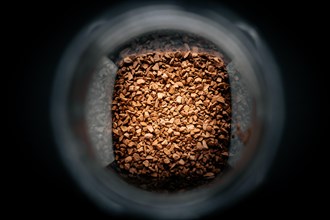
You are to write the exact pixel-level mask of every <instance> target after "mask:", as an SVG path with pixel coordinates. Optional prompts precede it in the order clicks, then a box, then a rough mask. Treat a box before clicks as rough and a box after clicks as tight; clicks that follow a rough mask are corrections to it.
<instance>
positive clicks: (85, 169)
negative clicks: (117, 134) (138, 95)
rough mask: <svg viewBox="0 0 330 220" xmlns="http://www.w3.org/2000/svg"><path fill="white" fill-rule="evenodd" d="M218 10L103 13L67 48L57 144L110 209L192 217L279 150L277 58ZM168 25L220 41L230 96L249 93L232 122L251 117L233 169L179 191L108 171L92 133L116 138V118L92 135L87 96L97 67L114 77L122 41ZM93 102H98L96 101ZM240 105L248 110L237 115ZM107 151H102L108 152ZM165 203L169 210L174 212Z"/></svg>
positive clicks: (247, 187)
mask: <svg viewBox="0 0 330 220" xmlns="http://www.w3.org/2000/svg"><path fill="white" fill-rule="evenodd" d="M213 15H214V14H210V13H208V11H204V12H200V13H199V14H196V13H194V12H189V11H185V10H183V9H181V8H175V7H166V6H162V7H147V8H138V9H134V10H131V11H128V12H125V13H123V14H121V15H118V16H114V17H110V18H109V17H104V19H101V20H99V21H98V22H95V23H93V24H92V25H91V26H89V27H88V28H86V30H84V31H83V32H82V33H81V34H80V35H79V36H78V37H77V39H76V40H75V41H74V42H73V43H72V44H71V45H70V47H69V49H68V51H67V52H66V54H65V55H64V57H63V59H62V62H61V64H60V66H59V69H58V78H57V80H56V82H55V86H54V97H53V100H52V107H53V112H52V113H53V124H54V131H55V135H56V137H57V140H58V146H59V151H60V153H61V155H62V157H63V162H64V163H65V164H66V165H67V168H68V169H69V170H70V171H71V173H72V176H73V177H74V178H75V179H76V180H77V183H78V184H79V185H80V186H81V187H82V189H83V190H84V191H85V192H86V193H87V194H88V195H89V196H90V197H91V198H92V199H94V201H95V202H96V203H98V204H99V205H100V206H102V207H104V208H105V209H107V210H109V211H111V212H123V211H124V210H126V209H128V210H130V211H131V212H132V213H140V214H144V215H147V216H153V217H155V216H163V217H165V216H167V217H172V218H175V217H177V216H181V217H182V216H185V217H193V216H196V215H200V214H202V213H206V212H208V211H210V210H214V209H218V208H224V207H226V206H228V205H229V204H230V203H232V202H234V201H235V200H237V199H239V198H240V197H242V196H243V195H245V194H246V193H248V192H250V191H251V190H252V189H254V188H255V187H257V186H258V184H259V183H260V182H261V181H262V178H263V177H264V175H265V173H266V171H267V169H268V167H269V165H270V162H271V158H273V156H274V152H275V149H276V147H274V146H276V143H277V141H278V139H279V131H280V128H281V121H282V115H281V111H282V110H281V108H282V102H281V101H282V100H281V90H280V87H279V81H278V78H277V75H276V74H277V73H276V65H275V64H274V63H273V60H272V58H271V56H270V54H269V53H268V51H267V48H266V47H264V46H263V43H262V41H261V40H260V39H259V38H252V39H253V40H254V42H252V41H251V38H247V37H246V32H244V31H242V28H241V27H239V26H238V25H237V23H233V22H232V21H231V20H228V19H227V18H225V17H222V16H218V15H217V16H214V17H212V16H213ZM210 16H211V17H210ZM210 18H212V19H210ZM164 30H172V31H177V32H184V33H191V34H198V36H199V37H201V38H203V39H207V40H208V41H209V42H212V43H213V44H214V45H216V48H221V50H222V52H223V54H225V55H226V57H227V58H228V60H230V63H229V65H228V69H230V70H232V71H233V72H232V74H230V75H232V76H231V78H230V80H231V86H232V88H237V90H235V89H233V90H232V96H237V95H235V93H239V92H238V91H239V90H242V93H243V94H244V95H245V97H244V98H243V99H241V100H240V99H239V98H238V99H237V100H238V101H237V102H238V103H241V101H242V100H243V103H245V104H246V105H248V106H249V108H250V107H251V108H250V111H247V108H246V107H244V105H245V104H243V105H242V106H240V105H239V104H237V105H236V107H235V106H234V102H233V103H232V104H233V106H232V112H233V116H232V117H233V121H232V124H235V123H242V122H243V120H245V119H246V118H249V120H248V122H247V126H246V127H243V128H240V129H241V130H243V129H246V130H243V134H248V135H247V137H248V138H239V139H241V140H240V143H238V144H235V146H237V148H236V150H235V147H233V144H234V141H233V140H232V142H231V143H232V144H231V146H230V148H231V149H233V150H234V152H233V153H235V155H236V153H237V152H239V153H238V154H237V155H238V157H235V158H236V159H232V162H231V163H232V164H233V165H232V166H233V167H234V169H231V170H230V172H228V173H226V175H224V176H223V178H217V179H216V180H215V181H213V183H212V185H208V186H205V187H201V188H198V189H194V190H189V191H186V192H179V193H174V194H162V193H151V192H147V191H145V190H141V189H139V188H137V187H135V186H132V185H131V184H128V183H127V182H126V181H124V180H123V179H121V178H120V177H119V176H118V174H117V173H116V172H113V171H110V172H105V170H104V166H105V165H106V163H104V162H102V161H107V162H108V161H111V158H100V157H99V156H98V152H99V151H100V150H99V149H100V148H98V147H97V146H96V144H95V140H93V137H100V138H101V139H103V141H104V142H105V143H111V140H109V139H108V138H107V137H111V124H110V125H109V124H108V125H106V129H102V128H100V127H98V128H99V129H96V130H98V132H100V133H102V132H110V133H108V134H110V135H109V136H107V135H102V134H101V135H100V134H98V135H93V134H91V133H90V127H91V125H90V124H89V122H88V120H89V119H88V118H93V114H88V104H87V103H89V102H88V100H89V99H93V98H88V97H92V96H91V95H90V93H89V91H90V90H93V89H89V88H93V86H92V85H91V83H92V82H93V81H94V79H93V78H97V75H98V74H96V73H100V74H99V76H100V77H101V78H102V80H104V81H108V82H107V83H105V84H106V85H109V83H110V84H111V83H113V79H114V77H115V71H116V65H115V64H114V62H113V61H112V60H111V59H112V58H113V57H111V53H113V52H114V51H116V50H118V46H119V45H125V43H127V42H129V41H130V40H132V39H134V38H137V37H139V36H141V35H143V34H145V33H150V32H153V31H164ZM245 30H246V29H245ZM250 30H251V29H250ZM109 54H110V56H109ZM109 57H110V58H111V59H109ZM102 65H106V66H107V67H108V68H107V69H108V71H106V72H104V71H100V70H101V69H102ZM235 74H238V75H235ZM236 76H237V77H236ZM233 79H234V80H236V79H237V80H236V81H237V82H238V85H235V84H234V80H233ZM111 88H112V87H111V86H110V87H104V91H103V92H101V91H102V89H101V90H96V91H98V92H99V93H98V94H99V96H100V97H105V98H106V99H108V97H107V96H106V94H112V91H111ZM107 90H109V91H107ZM274 94H277V95H274ZM94 100H96V99H94ZM232 100H234V98H233V99H232ZM107 101H108V100H107ZM94 104H95V105H98V104H99V103H97V101H96V102H95V103H94ZM92 105H93V104H92ZM86 106H87V107H86ZM275 106H276V107H277V109H276V111H275V110H274V107H275ZM108 107H109V106H106V108H107V109H108ZM101 109H104V108H101ZM240 111H241V112H243V113H247V114H248V116H249V117H247V116H244V117H243V116H241V117H239V116H237V117H236V116H234V114H236V113H238V112H240ZM88 115H89V116H88ZM250 116H251V117H250ZM104 117H105V118H106V117H107V116H106V115H105V116H104ZM234 118H235V119H236V122H235V121H234ZM96 120H98V121H101V122H102V121H103V123H104V121H111V120H104V118H103V116H102V117H101V116H99V117H97V118H96ZM245 131H247V132H245ZM232 133H233V134H235V133H237V137H238V136H239V134H238V133H239V131H238V128H237V127H236V131H233V130H232ZM106 134H107V133H106ZM243 136H244V135H243ZM109 141H110V142H109ZM240 144H241V147H239V145H240ZM101 146H102V144H101ZM95 148H96V149H97V151H96V150H95ZM241 149H243V150H241ZM109 152H110V151H108V152H106V153H103V154H102V155H111V154H109ZM110 153H111V152H110ZM233 158H234V157H233ZM150 207H152V209H150ZM168 209H171V210H172V211H171V212H170V213H169V212H168ZM188 210H189V211H188Z"/></svg>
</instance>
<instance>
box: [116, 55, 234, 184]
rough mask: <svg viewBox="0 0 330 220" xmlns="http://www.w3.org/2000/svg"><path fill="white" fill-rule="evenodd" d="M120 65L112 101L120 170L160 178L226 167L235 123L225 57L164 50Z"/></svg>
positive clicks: (187, 176)
mask: <svg viewBox="0 0 330 220" xmlns="http://www.w3.org/2000/svg"><path fill="white" fill-rule="evenodd" d="M118 66H119V69H118V71H117V78H116V82H115V87H114V95H113V101H112V106H111V110H112V118H113V121H112V125H113V130H112V132H113V140H114V153H115V164H116V166H117V167H118V169H119V170H121V171H122V172H126V173H127V174H128V175H129V176H131V177H136V176H146V177H150V178H153V179H158V180H159V179H164V178H172V177H180V178H184V179H195V178H203V179H211V178H214V177H215V175H217V174H218V173H221V172H222V171H223V169H224V168H225V167H226V164H227V159H228V147H229V141H230V126H231V103H230V101H231V100H230V98H231V96H230V86H229V80H228V73H227V71H226V65H225V63H224V61H223V60H222V59H221V58H220V57H216V56H213V55H211V54H207V53H193V52H191V51H186V52H158V53H147V54H140V55H135V56H133V55H132V56H129V57H125V58H124V59H123V60H121V61H120V62H119V63H118Z"/></svg>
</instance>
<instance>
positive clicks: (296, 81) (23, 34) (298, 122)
mask: <svg viewBox="0 0 330 220" xmlns="http://www.w3.org/2000/svg"><path fill="white" fill-rule="evenodd" d="M208 2H210V1H203V2H202V4H207V3H208ZM214 2H215V1H213V3H214ZM218 2H220V1H218ZM221 2H222V3H223V4H224V5H226V6H227V7H228V8H229V9H232V10H233V11H234V12H236V13H237V14H239V15H240V16H241V17H243V18H245V19H246V20H247V21H248V22H249V23H251V24H253V25H254V26H255V27H257V29H258V30H259V33H260V34H261V36H262V37H263V38H264V39H265V41H266V42H267V43H268V45H269V46H270V48H271V49H272V51H273V52H274V55H275V58H276V60H277V62H278V63H279V65H280V68H281V71H282V79H283V84H284V90H285V91H284V92H285V99H286V100H285V101H286V121H285V130H284V134H283V140H282V142H281V147H280V151H279V154H278V156H277V158H276V160H275V164H274V166H273V168H272V170H271V172H270V175H269V178H268V180H267V182H266V183H265V184H264V186H263V187H261V188H260V189H259V190H257V191H256V192H255V193H253V194H252V195H251V196H249V197H247V198H246V199H244V200H242V201H241V202H239V203H238V204H236V205H234V206H233V207H232V208H230V209H228V210H226V211H224V212H222V213H213V214H212V215H211V216H210V217H219V216H220V218H224V217H254V216H255V217H269V216H271V217H273V216H274V217H283V216H287V215H292V216H296V217H297V216H306V215H311V216H314V217H315V215H318V214H319V213H320V211H321V210H322V208H320V207H321V203H320V202H317V201H319V200H317V199H316V197H317V196H319V195H322V193H323V190H322V189H323V188H322V187H323V185H324V183H323V182H324V181H323V178H321V176H320V175H319V173H320V169H321V167H322V166H323V164H322V163H321V162H320V159H318V158H319V156H320V155H321V154H324V149H325V146H326V145H324V144H322V143H321V141H320V140H321V139H320V137H321V134H320V133H321V130H320V129H319V128H320V126H322V124H323V123H321V121H325V120H326V118H322V116H321V114H320V103H322V101H323V102H324V99H322V97H321V95H323V94H324V93H323V90H325V88H324V87H322V83H321V82H322V81H325V71H326V70H324V69H323V67H322V65H324V64H326V63H323V62H321V61H320V60H321V57H322V54H321V53H320V52H319V51H322V48H323V47H324V46H325V44H323V43H322V36H323V30H324V29H323V28H322V27H321V28H318V26H319V25H322V22H323V21H324V20H323V19H324V17H323V15H324V14H323V13H322V12H321V11H322V8H323V7H322V6H320V5H319V4H317V3H316V2H312V3H309V4H302V3H300V4H292V5H289V4H288V3H286V2H285V1H282V2H280V1H262V2H259V3H258V2H254V1H221ZM180 3H181V4H193V3H194V2H192V1H186V2H185V1H180ZM116 4H117V2H114V1H111V2H110V1H104V2H100V1H99V2H97V3H96V2H94V1H87V2H80V3H75V4H69V3H67V2H66V3H59V2H45V3H38V4H33V3H25V4H21V3H20V4H17V5H16V6H13V7H11V8H8V10H9V11H13V12H15V13H14V15H11V16H10V17H9V19H8V21H9V22H10V23H9V24H10V25H9V28H8V29H6V30H7V32H6V33H9V38H10V39H11V40H13V42H14V44H13V45H14V46H15V48H14V52H15V53H14V54H13V55H10V60H13V58H15V59H14V61H15V62H14V65H13V69H11V71H10V72H9V74H8V75H9V78H10V79H13V81H11V83H8V84H7V83H6V84H7V85H6V86H9V89H10V88H12V87H13V86H14V88H15V111H14V114H15V115H14V118H15V119H17V123H14V124H13V123H11V124H12V125H13V126H14V127H13V128H11V127H10V130H11V131H14V132H13V133H14V135H13V137H11V142H12V144H10V146H18V148H15V149H19V151H18V152H16V155H17V154H19V157H18V160H19V161H17V163H16V164H15V166H14V167H13V168H14V169H13V172H10V173H11V175H12V176H14V178H11V179H12V180H14V181H12V182H13V184H12V185H13V186H14V187H15V188H14V189H15V190H14V192H16V193H15V194H14V195H15V196H12V197H13V198H14V199H15V201H14V202H13V203H10V204H12V205H13V206H12V207H13V208H14V209H13V210H14V211H13V212H12V213H14V214H22V215H24V216H31V217H32V216H39V217H49V216H51V217H57V216H58V217H60V216H62V217H63V216H72V217H86V216H95V217H97V218H107V219H109V216H108V215H107V214H106V213H104V212H102V211H101V210H99V209H98V208H97V207H96V206H95V205H94V204H93V203H91V202H90V201H89V200H88V199H87V198H86V197H85V195H83V194H82V193H81V192H80V191H79V189H77V187H76V185H75V184H74V183H73V182H71V180H70V178H69V175H68V174H67V173H66V171H65V169H64V167H63V166H62V165H61V163H60V160H59V159H58V155H57V152H56V149H55V144H54V138H53V136H52V132H51V128H50V122H49V101H50V90H51V86H52V82H53V79H54V70H55V69H56V66H57V63H58V61H59V59H60V57H61V54H62V53H63V51H64V49H65V48H66V46H67V45H68V44H69V43H70V41H71V40H72V38H73V37H74V36H75V34H76V33H77V31H79V30H80V29H81V28H82V27H84V25H86V24H87V23H88V22H89V21H90V20H91V19H93V18H95V16H97V15H98V14H99V13H102V12H104V10H105V9H106V8H107V7H113V6H115V5H116ZM4 9H6V8H4ZM320 48H321V50H320ZM16 58H17V59H16ZM320 66H321V67H322V68H320ZM8 91H9V90H8ZM17 130H18V131H17ZM16 179H17V180H16ZM16 184H17V185H16ZM320 189H321V190H320ZM43 213H47V214H43ZM110 217H111V219H113V218H115V217H114V216H110Z"/></svg>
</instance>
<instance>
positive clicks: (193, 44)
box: [86, 30, 253, 191]
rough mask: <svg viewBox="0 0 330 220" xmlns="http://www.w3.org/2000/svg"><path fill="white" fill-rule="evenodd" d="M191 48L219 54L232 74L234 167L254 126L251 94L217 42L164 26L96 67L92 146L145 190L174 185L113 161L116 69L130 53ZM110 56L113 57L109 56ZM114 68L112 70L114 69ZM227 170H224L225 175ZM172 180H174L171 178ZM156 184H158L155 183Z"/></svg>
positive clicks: (90, 106)
mask: <svg viewBox="0 0 330 220" xmlns="http://www.w3.org/2000/svg"><path fill="white" fill-rule="evenodd" d="M177 51H179V52H188V51H191V52H193V53H205V54H210V55H214V56H216V57H220V58H221V59H222V60H224V62H225V65H226V67H227V68H226V69H228V74H229V77H230V83H231V84H233V86H232V87H231V93H232V94H233V97H232V101H233V103H232V104H231V107H232V108H233V109H234V110H235V111H234V112H233V116H234V118H233V119H232V120H233V122H234V123H233V126H231V134H232V135H231V134H229V136H230V137H231V139H232V140H231V143H233V144H232V145H231V146H230V147H229V149H230V157H229V161H228V168H227V169H229V168H230V167H235V165H236V162H237V161H239V158H240V155H241V152H242V151H243V145H246V144H247V142H248V141H249V136H250V132H251V129H252V126H253V125H252V124H251V118H252V116H253V115H251V112H252V111H251V106H252V103H251V100H252V99H251V97H249V93H248V90H247V88H246V85H245V84H244V81H242V80H240V78H241V76H240V73H239V72H238V71H237V70H236V69H235V68H234V67H233V64H232V63H231V60H230V59H229V57H228V56H227V57H226V55H225V54H224V53H223V52H222V51H221V50H220V49H219V48H217V46H216V45H215V44H214V43H212V42H210V41H208V40H206V39H204V38H202V37H201V36H198V35H196V34H191V33H184V32H182V31H171V30H162V31H156V32H150V33H145V34H143V35H141V36H139V37H136V38H134V39H131V40H129V41H127V42H126V43H124V44H123V45H118V46H117V48H116V49H115V50H114V51H113V52H112V53H110V54H109V55H108V56H107V57H104V58H103V59H102V61H101V62H100V63H99V65H98V67H97V68H96V72H95V75H94V77H93V80H92V82H91V83H90V88H89V90H88V94H87V102H86V115H87V118H86V121H87V124H88V131H89V135H90V139H91V140H92V146H93V149H94V150H95V152H96V155H97V157H98V159H99V160H100V162H101V164H103V165H104V166H108V167H110V168H113V169H115V170H117V171H118V172H119V173H120V174H121V176H123V177H124V178H125V179H126V180H127V181H128V182H130V183H132V184H134V185H136V186H138V187H139V186H143V188H145V189H146V190H153V191H154V190H156V191H161V190H162V188H164V187H165V186H166V187H165V188H167V186H171V180H167V181H165V180H161V179H157V178H151V179H150V178H142V177H139V178H132V177H130V175H129V174H124V173H122V171H121V170H120V169H118V167H117V166H116V165H115V163H114V155H113V154H114V153H113V147H112V144H113V143H112V133H111V123H109V121H110V122H111V120H112V119H111V118H112V116H111V111H110V108H111V101H112V100H111V99H112V98H111V97H112V93H113V88H112V86H113V85H114V78H115V70H116V69H117V65H118V62H122V60H123V59H124V58H125V57H127V56H136V55H137V56H138V55H142V54H147V53H153V52H177ZM109 59H110V60H109ZM111 71H113V72H111ZM225 171H226V170H223V171H221V173H220V175H223V174H224V172H225ZM212 180H213V179H210V178H209V179H207V178H204V179H203V178H200V180H194V181H191V180H185V181H178V180H175V181H174V182H175V183H176V185H177V187H176V185H174V186H171V187H172V188H173V187H174V188H177V190H182V189H181V188H178V186H181V185H184V186H185V189H191V188H194V187H196V186H200V185H203V184H207V183H209V182H211V181H212ZM172 182H173V180H172ZM153 185H156V186H158V187H156V188H155V187H152V186H153Z"/></svg>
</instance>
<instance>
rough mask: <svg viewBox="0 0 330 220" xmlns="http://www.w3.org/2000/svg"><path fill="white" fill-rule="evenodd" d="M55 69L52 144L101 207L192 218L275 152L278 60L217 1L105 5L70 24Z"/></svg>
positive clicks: (222, 202) (250, 179)
mask: <svg viewBox="0 0 330 220" xmlns="http://www.w3.org/2000/svg"><path fill="white" fill-rule="evenodd" d="M211 12H212V13H211ZM56 73H57V75H56V79H55V82H54V85H53V93H52V99H51V106H52V115H51V119H52V126H53V130H54V135H55V137H56V142H57V146H58V151H59V153H60V155H61V158H62V161H63V163H64V165H65V167H66V168H67V169H68V170H69V173H70V175H71V176H72V177H73V179H74V180H75V183H76V185H77V186H78V187H79V189H80V190H81V191H82V192H84V193H85V194H86V195H87V196H88V197H89V198H90V199H91V201H93V202H94V203H95V204H96V205H97V206H98V207H100V208H101V209H103V210H105V211H106V212H108V213H111V214H115V215H118V216H121V215H126V214H129V215H132V216H135V215H136V216H141V217H148V218H174V219H178V218H202V217H203V216H206V215H208V214H210V213H212V212H214V211H221V210H225V209H227V208H228V207H230V205H232V204H235V203H236V202H238V201H240V200H241V199H242V198H244V197H246V196H247V195H249V193H251V192H252V191H253V190H255V189H257V188H258V187H259V185H260V184H261V183H262V182H263V179H264V177H265V175H266V174H267V172H268V170H269V167H270V165H271V164H272V161H273V158H274V156H275V155H276V151H277V147H278V144H279V141H280V139H281V134H282V126H283V125H282V124H283V119H284V103H283V94H282V86H281V81H280V74H279V70H278V65H277V63H276V62H275V60H274V58H273V56H272V53H271V51H270V50H269V49H268V47H267V45H266V44H265V42H264V41H263V39H262V38H261V37H260V36H259V35H258V32H257V31H256V30H255V29H254V28H253V26H252V25H250V24H248V23H247V22H246V21H245V20H244V19H242V18H240V17H239V16H237V15H235V14H234V13H233V12H231V11H229V10H228V9H226V8H225V7H223V6H221V5H219V6H218V7H217V8H213V9H210V8H207V7H206V6H205V8H201V9H200V10H196V8H194V7H192V6H191V7H187V8H184V7H180V6H179V5H178V4H175V3H167V4H151V3H149V4H141V5H139V4H134V5H133V4H132V5H128V4H127V5H124V4H123V5H121V6H120V7H116V8H113V9H111V8H110V9H109V10H108V11H106V12H105V13H104V14H102V15H100V16H99V17H98V18H96V19H95V20H92V21H91V22H90V23H89V25H87V26H86V27H85V28H84V29H83V30H81V32H79V34H77V36H76V38H75V39H74V40H73V41H72V43H71V44H69V45H68V47H67V50H66V51H65V53H64V54H63V56H62V58H61V60H60V62H59V65H58V69H57V72H56ZM274 106H276V108H274ZM169 210H171V211H169Z"/></svg>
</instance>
